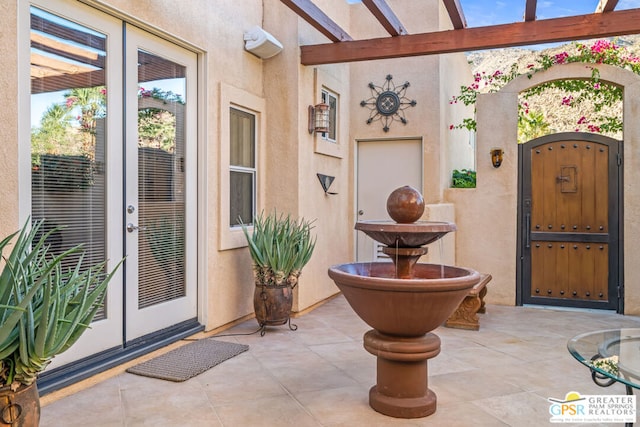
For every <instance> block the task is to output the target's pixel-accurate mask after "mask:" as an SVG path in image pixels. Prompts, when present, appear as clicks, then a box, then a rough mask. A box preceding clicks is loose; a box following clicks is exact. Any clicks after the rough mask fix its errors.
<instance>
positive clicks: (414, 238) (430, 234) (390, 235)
mask: <svg viewBox="0 0 640 427" xmlns="http://www.w3.org/2000/svg"><path fill="white" fill-rule="evenodd" d="M355 229H356V230H360V231H362V232H363V233H365V234H366V235H367V236H369V237H371V238H372V239H373V240H376V241H378V242H380V243H382V244H383V245H386V246H389V247H396V246H397V247H399V248H419V247H421V246H424V245H428V244H429V243H432V242H435V241H436V240H438V239H440V238H441V237H442V236H444V235H445V234H447V233H449V232H451V231H456V225H455V224H454V223H453V222H446V221H416V222H412V223H410V224H401V223H397V222H395V221H358V222H357V223H356V226H355Z"/></svg>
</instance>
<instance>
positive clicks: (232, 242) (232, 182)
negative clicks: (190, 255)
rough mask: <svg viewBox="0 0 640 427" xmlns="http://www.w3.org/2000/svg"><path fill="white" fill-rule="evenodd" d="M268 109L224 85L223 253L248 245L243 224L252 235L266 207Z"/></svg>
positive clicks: (257, 99) (220, 224) (221, 144)
mask: <svg viewBox="0 0 640 427" xmlns="http://www.w3.org/2000/svg"><path fill="white" fill-rule="evenodd" d="M265 110H266V101H265V99H264V98H261V97H259V96H256V95H254V94H252V93H250V92H247V91H245V90H242V89H239V88H237V87H233V86H230V85H227V84H224V83H220V111H221V112H222V113H221V117H220V141H219V147H220V168H219V170H218V172H219V175H218V176H219V181H220V187H219V188H220V191H219V192H218V205H219V211H218V215H217V216H218V221H219V222H218V227H219V230H220V250H227V249H235V248H242V247H245V246H247V239H246V238H245V237H244V233H243V231H242V227H240V225H241V223H245V224H247V225H248V226H249V227H248V228H249V231H250V232H251V230H252V228H253V226H252V225H251V224H252V223H253V220H254V215H256V213H258V212H260V210H262V208H263V206H262V200H264V191H265V186H264V185H263V184H264V182H263V180H264V176H262V175H261V173H262V172H261V171H264V167H263V162H264V156H263V155H262V153H263V152H264V149H265V144H264V143H263V141H265V139H266V135H265V129H266V123H265V122H266V113H265ZM327 144H328V143H327Z"/></svg>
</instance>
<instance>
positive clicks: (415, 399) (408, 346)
mask: <svg viewBox="0 0 640 427" xmlns="http://www.w3.org/2000/svg"><path fill="white" fill-rule="evenodd" d="M364 348H365V349H366V350H367V351H368V352H369V353H371V354H373V355H374V356H377V358H378V360H377V383H376V385H374V386H373V387H371V389H370V390H369V405H370V406H371V407H372V408H373V409H375V410H376V411H378V412H380V413H381V414H384V415H389V416H391V417H396V418H421V417H426V416H428V415H431V414H433V413H434V412H435V411H436V395H435V393H434V392H433V391H431V390H429V388H428V375H427V374H428V372H427V360H428V359H431V358H433V357H435V356H437V355H438V353H440V338H438V336H437V335H435V334H432V333H428V334H426V335H423V336H421V337H411V338H399V337H391V336H388V335H384V334H381V333H380V332H378V331H376V330H375V329H373V330H370V331H369V332H367V333H366V334H365V335H364Z"/></svg>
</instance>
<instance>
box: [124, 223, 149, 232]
mask: <svg viewBox="0 0 640 427" xmlns="http://www.w3.org/2000/svg"><path fill="white" fill-rule="evenodd" d="M146 229H147V227H138V226H137V225H133V224H132V223H129V224H127V231H128V232H129V233H133V231H134V230H139V231H144V230H146Z"/></svg>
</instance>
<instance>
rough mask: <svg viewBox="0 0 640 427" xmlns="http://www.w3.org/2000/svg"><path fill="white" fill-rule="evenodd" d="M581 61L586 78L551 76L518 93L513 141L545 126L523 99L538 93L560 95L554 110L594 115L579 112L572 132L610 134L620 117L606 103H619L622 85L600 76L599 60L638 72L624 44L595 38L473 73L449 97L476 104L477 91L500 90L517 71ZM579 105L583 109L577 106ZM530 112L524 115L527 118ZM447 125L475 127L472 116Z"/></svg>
mask: <svg viewBox="0 0 640 427" xmlns="http://www.w3.org/2000/svg"><path fill="white" fill-rule="evenodd" d="M573 62H578V63H586V64H593V65H589V67H590V68H591V78H590V79H584V80H578V79H570V80H556V81H551V82H546V83H543V84H541V85H538V86H535V87H532V88H530V89H528V90H526V91H524V92H522V93H521V94H520V108H519V120H518V125H519V126H518V133H519V135H518V141H519V142H524V141H526V140H528V139H527V135H538V136H540V133H541V132H546V131H548V130H549V125H548V123H545V120H546V119H545V118H544V117H539V116H538V115H539V114H540V113H541V112H539V111H538V112H536V113H535V114H531V113H530V111H529V110H530V109H529V104H528V100H530V99H533V98H534V97H536V96H539V95H541V94H543V93H553V94H561V95H560V97H559V99H558V108H574V109H576V111H582V110H584V106H588V107H589V108H590V109H591V110H592V111H593V114H592V116H591V117H587V116H585V115H580V117H579V118H578V119H577V120H576V123H575V130H576V131H578V130H580V129H585V130H586V131H588V132H594V133H608V134H615V133H617V132H621V131H622V119H621V118H620V117H619V116H613V115H611V113H607V112H606V111H607V107H611V106H614V105H617V104H619V103H621V102H622V95H623V94H622V89H621V88H620V87H618V86H615V85H611V84H607V83H606V82H603V81H601V80H600V73H599V71H598V65H599V64H609V65H613V66H617V67H621V68H624V69H627V70H629V71H631V72H634V73H636V74H640V58H638V57H637V56H635V55H633V54H631V53H630V52H629V51H627V50H626V49H625V48H624V47H620V46H618V45H616V44H615V43H613V42H610V41H607V40H597V41H595V42H594V43H593V44H591V45H586V44H583V43H573V44H572V45H571V46H570V47H569V48H568V49H567V50H566V51H564V52H560V53H558V54H555V55H549V54H541V55H540V57H538V58H537V59H536V61H535V63H533V64H528V66H527V68H526V70H519V69H518V64H517V63H514V64H513V65H511V67H510V68H509V70H508V71H507V72H502V71H501V70H496V71H495V72H493V73H492V74H488V73H486V72H482V73H476V74H475V75H474V82H473V83H472V84H471V85H469V86H462V87H461V88H460V94H459V95H457V96H454V97H452V99H451V101H450V103H451V104H457V103H459V102H460V103H462V104H464V105H466V106H469V105H475V103H476V100H477V96H478V94H479V93H492V92H497V91H499V90H500V89H501V88H502V87H503V86H504V85H506V84H507V83H509V82H510V81H511V80H513V79H515V78H516V77H518V76H520V75H527V76H528V77H529V78H531V77H532V76H533V75H534V74H535V73H537V72H539V71H544V70H547V69H549V68H551V67H552V66H557V65H562V64H568V63H573ZM581 106H583V108H582V110H580V107H581ZM527 116H529V117H527ZM449 129H467V130H470V131H474V130H475V129H476V121H475V118H464V119H463V120H462V122H461V123H459V124H452V125H450V126H449Z"/></svg>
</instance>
